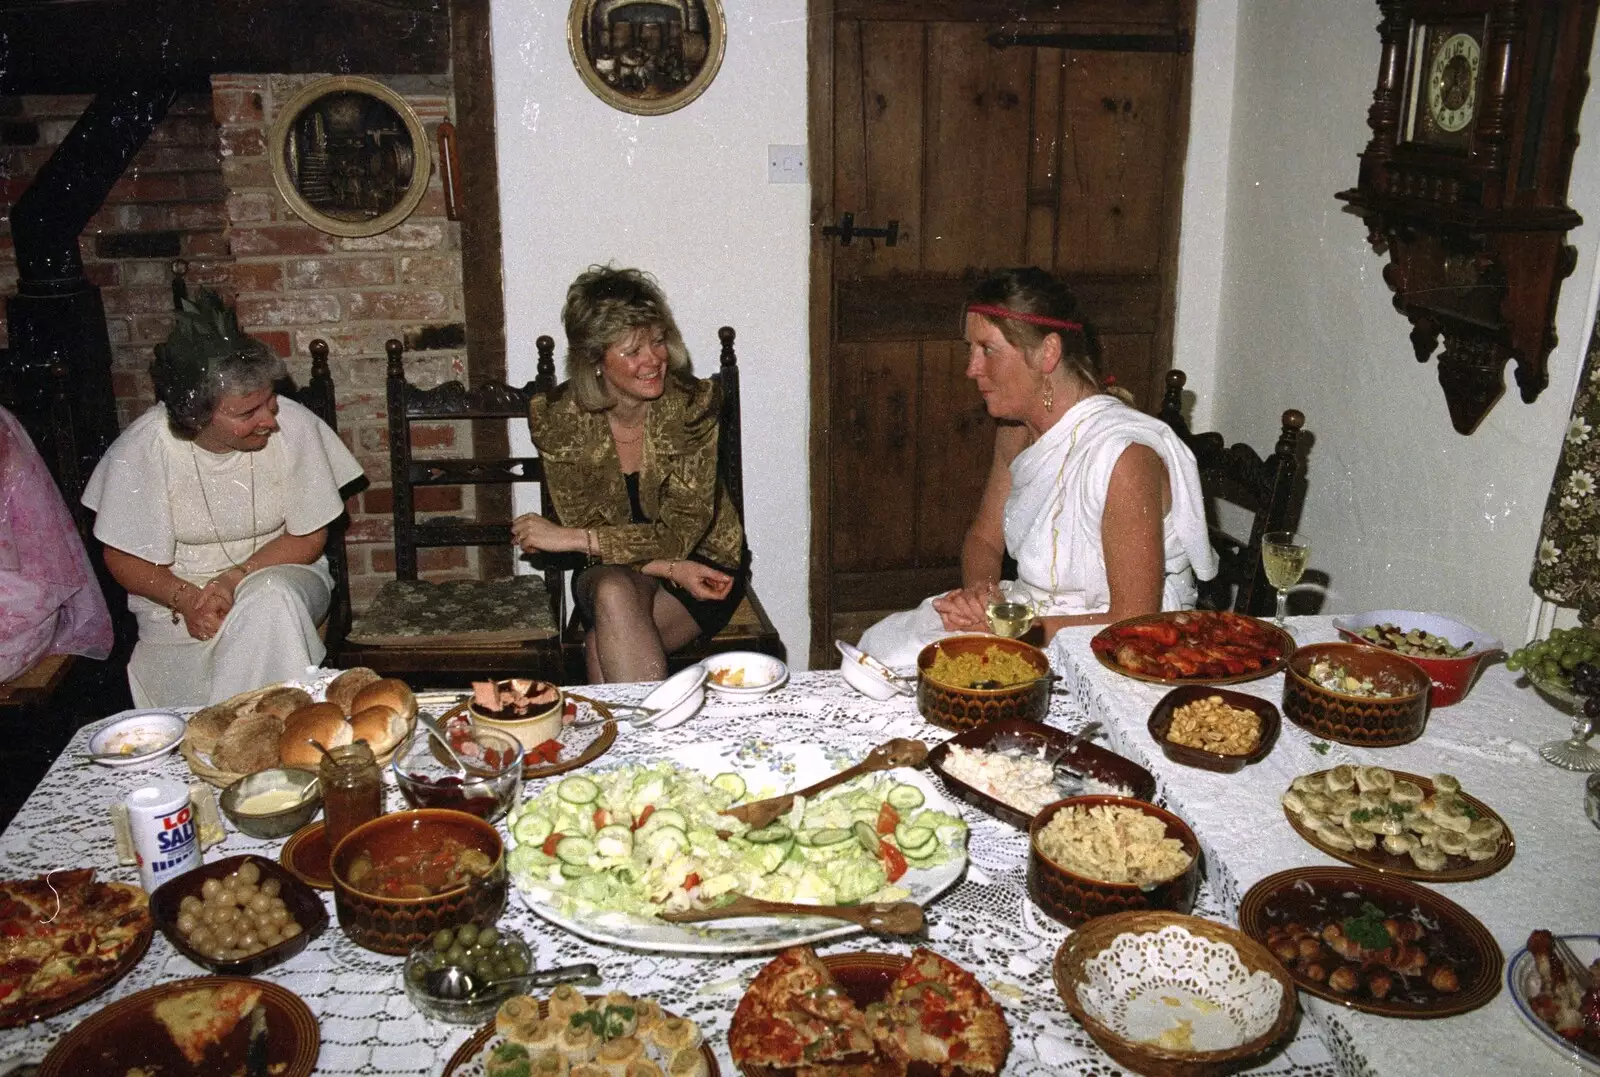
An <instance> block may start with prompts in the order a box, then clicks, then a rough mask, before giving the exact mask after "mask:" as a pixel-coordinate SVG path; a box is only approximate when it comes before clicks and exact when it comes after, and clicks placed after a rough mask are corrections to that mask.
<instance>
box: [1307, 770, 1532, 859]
mask: <svg viewBox="0 0 1600 1077" xmlns="http://www.w3.org/2000/svg"><path fill="white" fill-rule="evenodd" d="M1318 773H1326V771H1319V772H1318ZM1390 773H1392V774H1393V775H1394V776H1395V780H1397V781H1407V782H1416V783H1417V785H1419V786H1421V788H1422V793H1423V795H1424V796H1425V797H1431V796H1433V792H1434V789H1433V782H1431V781H1429V780H1428V779H1427V778H1424V777H1422V776H1421V775H1420V774H1407V773H1405V772H1404V771H1401V770H1395V771H1391V772H1390ZM1313 777H1315V775H1313ZM1461 799H1462V800H1465V801H1466V802H1467V803H1468V804H1469V805H1471V806H1472V810H1473V811H1475V812H1477V813H1478V817H1479V818H1481V819H1493V820H1494V821H1495V822H1497V823H1499V824H1500V825H1501V826H1502V827H1505V833H1504V834H1502V835H1501V836H1500V848H1498V849H1497V850H1495V854H1494V855H1493V856H1492V857H1490V858H1489V859H1488V860H1472V859H1469V858H1468V857H1465V856H1452V857H1450V858H1449V859H1448V860H1447V861H1446V862H1445V866H1444V867H1443V868H1441V869H1440V870H1438V871H1423V870H1422V869H1421V868H1419V867H1417V865H1416V861H1414V860H1412V859H1411V857H1410V856H1396V855H1395V854H1394V853H1390V852H1385V851H1384V848H1383V846H1382V845H1381V844H1380V845H1378V846H1377V847H1376V848H1373V849H1335V848H1334V847H1333V846H1331V845H1328V844H1327V843H1326V842H1324V841H1323V840H1322V839H1321V838H1319V837H1317V834H1316V831H1314V830H1312V829H1311V828H1310V827H1308V826H1306V825H1305V824H1304V823H1302V822H1301V821H1300V817H1299V816H1298V815H1296V814H1295V813H1294V812H1292V811H1290V810H1289V809H1288V808H1284V809H1283V814H1284V815H1285V816H1287V817H1288V819H1289V825H1290V826H1292V827H1294V831H1295V833H1296V834H1299V835H1300V836H1301V837H1302V838H1304V839H1306V840H1307V841H1309V842H1310V843H1311V844H1312V845H1315V846H1316V847H1317V848H1318V849H1321V850H1322V851H1323V852H1325V853H1327V854H1328V855H1329V856H1331V857H1333V858H1334V859H1335V860H1343V861H1344V862H1345V863H1346V864H1354V865H1355V866H1356V867H1358V868H1369V869H1371V870H1372V871H1377V872H1382V873H1383V874H1385V875H1398V876H1400V877H1401V878H1402V879H1420V880H1421V881H1423V882H1429V883H1461V882H1468V881H1470V880H1472V879H1482V878H1484V877H1485V876H1489V875H1493V874H1494V873H1495V872H1497V871H1499V870H1500V869H1501V868H1503V867H1505V866H1506V865H1507V864H1509V863H1511V858H1512V857H1514V856H1516V855H1517V839H1516V838H1515V837H1513V836H1512V834H1511V828H1510V827H1509V826H1506V821H1505V820H1504V819H1502V818H1500V815H1499V813H1497V812H1496V811H1495V810H1494V809H1493V808H1491V807H1489V805H1487V804H1485V803H1484V802H1483V801H1481V800H1479V799H1478V798H1477V797H1474V796H1468V795H1467V794H1466V793H1462V794H1461Z"/></svg>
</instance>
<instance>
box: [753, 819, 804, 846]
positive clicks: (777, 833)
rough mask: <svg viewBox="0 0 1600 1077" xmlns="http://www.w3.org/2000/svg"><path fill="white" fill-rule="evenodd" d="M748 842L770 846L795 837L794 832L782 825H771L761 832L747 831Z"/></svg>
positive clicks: (763, 828)
mask: <svg viewBox="0 0 1600 1077" xmlns="http://www.w3.org/2000/svg"><path fill="white" fill-rule="evenodd" d="M744 837H745V840H746V841H752V842H755V843H756V844H757V845H769V844H771V843H772V842H775V841H788V840H789V839H790V838H792V837H794V831H792V830H790V829H789V828H788V827H786V826H784V825H783V824H782V823H769V824H768V825H767V826H764V827H762V828H761V829H760V830H747V831H745V833H744Z"/></svg>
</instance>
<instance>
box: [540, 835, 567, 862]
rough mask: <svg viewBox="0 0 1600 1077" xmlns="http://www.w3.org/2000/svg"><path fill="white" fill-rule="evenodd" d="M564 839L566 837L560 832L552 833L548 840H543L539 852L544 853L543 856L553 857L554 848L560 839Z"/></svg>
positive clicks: (554, 853)
mask: <svg viewBox="0 0 1600 1077" xmlns="http://www.w3.org/2000/svg"><path fill="white" fill-rule="evenodd" d="M564 837H566V835H565V834H562V833H561V832H560V831H555V832H552V833H551V835H550V836H549V837H548V838H546V839H544V844H543V845H541V846H539V851H540V852H542V853H544V855H545V856H555V855H556V846H557V845H559V844H560V843H561V839H562V838H564Z"/></svg>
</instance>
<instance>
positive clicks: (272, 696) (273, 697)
mask: <svg viewBox="0 0 1600 1077" xmlns="http://www.w3.org/2000/svg"><path fill="white" fill-rule="evenodd" d="M309 706H311V693H310V692H306V691H302V690H301V689H299V688H290V687H288V686H287V685H284V686H282V687H279V688H274V689H272V690H271V691H269V692H267V693H266V694H265V695H263V696H262V697H261V698H260V699H258V700H256V701H255V703H254V704H253V705H252V706H251V710H250V713H251V714H275V715H277V716H278V717H279V718H287V717H289V715H291V714H293V713H294V712H295V711H297V710H299V709H300V708H301V707H309Z"/></svg>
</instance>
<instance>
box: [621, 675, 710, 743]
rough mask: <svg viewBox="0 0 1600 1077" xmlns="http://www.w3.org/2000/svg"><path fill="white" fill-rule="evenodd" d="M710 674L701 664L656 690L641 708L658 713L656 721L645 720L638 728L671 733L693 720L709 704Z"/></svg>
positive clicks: (673, 677)
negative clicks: (707, 699) (668, 730)
mask: <svg viewBox="0 0 1600 1077" xmlns="http://www.w3.org/2000/svg"><path fill="white" fill-rule="evenodd" d="M708 676H710V670H708V669H706V667H705V666H704V665H703V664H702V663H699V662H696V663H695V664H694V665H692V666H688V667H686V668H684V669H680V670H679V671H678V672H676V673H674V674H673V675H672V676H670V677H668V678H667V679H666V680H664V681H662V682H661V683H660V684H658V685H657V686H656V687H655V690H654V691H652V692H651V693H650V694H649V695H647V696H645V697H644V701H643V702H642V703H640V704H639V705H640V706H641V707H645V708H648V709H649V710H653V711H656V712H657V714H656V716H655V717H654V718H642V719H640V720H639V721H637V722H635V723H634V724H635V725H636V726H650V727H652V728H656V729H671V728H672V727H674V726H680V725H682V724H683V723H684V722H687V721H688V720H689V719H690V718H693V717H694V716H695V714H696V713H698V712H699V710H700V708H701V706H702V705H704V703H705V701H706V678H707V677H708Z"/></svg>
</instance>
